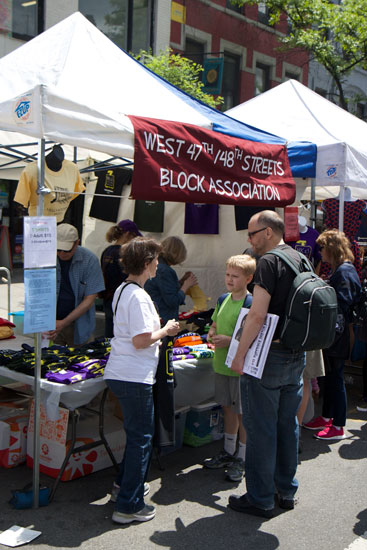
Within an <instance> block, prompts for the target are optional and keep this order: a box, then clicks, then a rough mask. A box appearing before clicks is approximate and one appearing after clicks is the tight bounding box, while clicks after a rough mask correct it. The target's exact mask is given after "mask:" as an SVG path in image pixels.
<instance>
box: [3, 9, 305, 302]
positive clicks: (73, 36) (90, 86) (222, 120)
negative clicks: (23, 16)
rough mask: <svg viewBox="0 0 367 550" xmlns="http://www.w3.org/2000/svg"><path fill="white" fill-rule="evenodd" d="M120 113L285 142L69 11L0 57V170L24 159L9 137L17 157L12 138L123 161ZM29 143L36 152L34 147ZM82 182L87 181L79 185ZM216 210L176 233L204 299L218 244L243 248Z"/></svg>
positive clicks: (92, 230) (220, 255)
mask: <svg viewBox="0 0 367 550" xmlns="http://www.w3.org/2000/svg"><path fill="white" fill-rule="evenodd" d="M127 114H129V115H137V116H140V117H148V118H149V117H151V118H156V119H161V120H171V121H176V122H185V123H189V124H194V125H197V126H201V127H203V128H209V129H215V130H217V131H218V132H221V133H228V134H229V135H231V136H236V137H237V136H238V137H242V138H244V139H248V140H251V141H257V142H264V143H271V144H283V143H285V142H286V140H285V139H284V138H281V137H278V136H274V135H272V134H268V133H267V132H263V131H262V130H258V129H257V128H256V127H252V126H248V125H246V124H243V123H240V122H238V121H235V120H234V119H232V118H230V117H228V116H226V115H225V114H224V113H221V112H219V111H217V110H215V109H212V108H210V107H208V106H207V105H204V104H203V103H201V102H200V101H197V100H195V99H194V98H192V97H190V96H188V95H187V94H185V93H184V92H182V91H181V90H178V89H177V88H175V87H174V86H172V85H171V84H170V83H168V82H166V81H164V80H163V79H161V78H159V77H158V76H157V75H155V74H154V73H152V72H151V71H149V70H148V69H146V68H145V67H143V66H142V65H141V64H140V63H138V62H137V61H136V60H134V59H133V58H131V57H130V56H129V55H127V54H126V53H125V52H123V51H122V50H121V49H119V48H118V47H117V46H116V45H115V44H113V42H111V41H110V40H109V39H108V38H107V37H106V36H105V35H103V34H102V33H101V32H100V31H99V30H98V29H97V28H96V27H95V26H94V25H92V24H91V23H90V22H89V21H88V20H87V19H86V18H85V17H83V16H82V15H81V14H80V13H74V14H73V15H71V16H70V17H68V18H67V19H65V20H63V21H61V22H60V23H58V24H57V25H55V26H54V27H52V28H50V29H48V30H47V31H45V32H44V33H42V34H41V35H39V36H37V37H36V38H34V39H33V40H31V41H30V42H28V43H26V44H24V45H23V46H21V47H20V48H18V49H17V50H15V51H13V52H11V53H10V54H8V55H7V56H6V57H4V58H2V59H0V130H3V131H0V175H2V174H4V175H3V177H4V178H5V177H6V175H5V174H6V172H7V171H9V170H14V171H15V170H16V169H15V166H19V165H20V166H21V167H23V166H24V163H25V162H26V161H24V160H20V161H17V162H15V158H13V157H12V156H10V157H9V156H8V155H9V154H10V155H13V153H15V152H14V149H15V146H12V143H13V144H14V143H15V144H17V145H19V147H17V149H18V150H20V151H21V155H20V158H22V154H23V153H24V152H26V153H27V151H25V149H22V147H21V143H22V139H23V141H24V140H25V141H27V140H28V141H32V139H33V141H35V139H34V138H37V139H46V140H50V141H52V142H56V143H61V144H62V145H63V147H64V148H65V152H66V158H72V155H73V149H72V147H73V146H77V154H78V159H79V158H83V159H85V158H88V157H89V156H91V157H93V158H94V159H97V160H101V159H102V160H106V159H105V158H104V156H105V157H107V158H108V155H110V156H111V155H112V156H116V157H117V158H120V159H121V158H122V159H127V160H131V159H133V156H134V129H133V126H132V124H131V122H130V119H129V118H128V116H127ZM13 138H14V139H13ZM12 139H13V141H12ZM2 143H3V144H5V145H6V149H5V150H4V148H3V147H1V144H2ZM69 146H70V150H69V149H68V147H69ZM32 148H33V153H36V151H37V146H36V145H35V146H31V149H32ZM290 149H291V150H292V152H293V154H290V157H289V158H290V163H291V168H292V173H293V175H294V166H292V160H291V157H292V158H293V159H294V164H295V165H297V166H298V167H299V170H300V172H301V174H302V175H303V174H304V173H307V172H309V170H311V171H314V166H315V146H314V145H313V144H312V143H311V144H310V143H302V144H288V153H289V151H290ZM84 153H85V154H84ZM13 161H14V163H13V164H11V165H9V162H13ZM11 166H12V167H13V168H11ZM5 167H6V170H5V169H4V168H5ZM18 173H19V168H18ZM91 188H92V186H90V188H89V186H88V189H87V192H90V191H91ZM132 202H133V201H128V200H124V199H123V200H122V201H121V203H122V205H123V207H122V208H120V212H119V214H120V216H121V217H132V215H133V212H132ZM175 208H177V210H180V215H179V216H177V215H174V214H173V211H172V210H173V208H172V205H169V207H168V206H167V211H168V210H169V211H170V213H172V215H171V217H170V220H172V223H170V225H169V226H168V225H167V229H166V231H167V232H169V234H171V235H172V234H180V235H182V234H183V209H184V205H183V204H180V205H177V204H176V206H175ZM121 217H120V218H119V219H121ZM220 217H221V218H222V219H220V233H221V235H220V236H219V235H218V236H211V235H210V236H201V238H200V241H201V243H199V242H198V241H199V239H197V238H195V236H191V235H189V236H187V237H186V236H185V237H184V239H185V243H186V244H187V248H188V251H189V252H188V260H187V267H188V266H189V265H190V267H191V268H192V269H194V268H196V269H199V274H200V275H201V274H202V276H203V278H204V281H203V283H202V284H203V287H204V288H206V290H207V293H208V295H209V296H211V297H212V298H213V300H215V297H216V295H217V293H218V291H220V290H221V289H222V284H223V282H222V281H223V279H222V273H221V272H219V275H218V276H217V277H216V276H213V273H211V276H209V274H208V271H210V268H212V267H213V261H214V260H213V259H214V258H215V259H216V262H215V263H216V264H217V265H218V264H219V265H223V266H224V261H225V259H226V258H227V253H228V252H229V253H236V252H238V251H241V250H243V249H244V248H245V246H244V243H243V240H244V234H243V233H242V232H236V230H235V223H234V215H233V208H232V207H231V206H228V205H223V206H221V207H220ZM86 223H87V224H88V228H87V230H88V231H86V232H85V234H84V238H85V240H84V241H83V244H87V245H88V247H89V248H91V249H92V250H93V251H94V252H96V253H100V251H101V247H102V246H103V245H105V243H104V242H103V240H104V239H103V237H104V235H105V233H106V230H107V229H106V225H107V224H106V223H105V222H99V220H97V221H96V220H90V219H89V220H86ZM233 234H235V235H236V238H235V239H234V238H233ZM204 240H205V244H204V245H203V241H204ZM223 269H224V267H223Z"/></svg>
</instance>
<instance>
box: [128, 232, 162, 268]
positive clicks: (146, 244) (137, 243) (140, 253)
mask: <svg viewBox="0 0 367 550" xmlns="http://www.w3.org/2000/svg"><path fill="white" fill-rule="evenodd" d="M160 251H161V245H160V244H159V243H158V242H157V241H155V240H154V239H148V238H147V237H136V238H135V239H133V240H132V241H130V242H128V243H126V244H124V245H123V246H122V247H121V251H120V256H121V260H120V261H121V265H122V270H123V271H124V273H127V274H128V275H141V274H142V273H143V271H144V269H145V267H146V265H147V264H149V263H150V262H152V261H153V260H154V258H156V257H157V256H158V255H159V253H160Z"/></svg>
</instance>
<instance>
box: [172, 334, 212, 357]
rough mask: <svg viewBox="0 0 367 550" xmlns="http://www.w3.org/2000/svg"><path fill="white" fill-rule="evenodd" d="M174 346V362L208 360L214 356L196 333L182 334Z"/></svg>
mask: <svg viewBox="0 0 367 550" xmlns="http://www.w3.org/2000/svg"><path fill="white" fill-rule="evenodd" d="M173 345H174V347H173V348H172V361H182V360H186V359H204V358H205V359H208V358H211V357H213V356H214V351H213V350H212V349H210V348H209V347H208V345H207V344H205V343H204V342H203V340H202V338H201V336H200V335H199V334H197V333H195V332H188V333H186V334H181V335H180V336H178V337H177V338H176V339H175V340H174V342H173Z"/></svg>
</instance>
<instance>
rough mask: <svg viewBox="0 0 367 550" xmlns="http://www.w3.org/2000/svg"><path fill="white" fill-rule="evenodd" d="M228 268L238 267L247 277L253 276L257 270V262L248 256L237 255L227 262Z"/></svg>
mask: <svg viewBox="0 0 367 550" xmlns="http://www.w3.org/2000/svg"><path fill="white" fill-rule="evenodd" d="M226 267H236V268H238V269H241V270H242V271H243V274H244V275H245V277H249V276H250V275H253V274H254V273H255V270H256V260H255V258H252V256H249V255H248V254H237V255H236V256H231V257H230V258H228V260H227V261H226Z"/></svg>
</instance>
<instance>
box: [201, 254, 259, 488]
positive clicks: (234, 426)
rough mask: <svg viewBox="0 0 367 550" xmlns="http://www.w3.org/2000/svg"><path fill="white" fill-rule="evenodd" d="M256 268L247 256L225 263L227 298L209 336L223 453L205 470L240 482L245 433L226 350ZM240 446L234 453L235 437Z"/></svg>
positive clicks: (223, 298) (216, 313) (248, 303)
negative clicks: (220, 411)
mask: <svg viewBox="0 0 367 550" xmlns="http://www.w3.org/2000/svg"><path fill="white" fill-rule="evenodd" d="M255 269H256V260H255V259H254V258H252V257H251V256H248V255H247V254H239V255H237V256H231V257H230V258H228V260H227V262H226V275H225V284H226V287H227V290H228V294H227V295H222V296H221V297H220V298H219V299H218V302H217V306H216V308H215V310H214V313H213V316H212V320H213V323H212V325H211V327H210V330H209V333H208V341H209V342H212V343H213V344H214V345H215V353H214V361H213V368H214V371H215V400H216V402H217V403H219V404H220V405H221V406H222V409H223V414H224V450H223V451H222V452H221V453H219V454H218V455H217V456H214V457H213V458H211V459H207V460H206V461H205V462H204V466H205V467H206V468H212V469H215V468H225V467H227V469H226V479H228V480H230V481H241V480H242V478H243V476H244V471H245V454H246V432H245V428H244V427H243V424H242V406H241V394H240V375H239V374H237V373H236V372H234V371H232V370H231V369H229V368H228V367H227V366H226V365H225V363H224V362H225V359H226V357H227V352H228V347H229V344H230V341H231V337H232V334H233V331H234V328H235V326H236V321H237V317H238V314H239V312H240V310H241V308H242V307H243V306H244V307H247V308H248V307H250V306H251V302H252V296H251V294H250V293H249V292H248V290H247V285H248V284H249V283H250V282H251V280H252V278H253V275H254V273H255ZM238 433H239V446H238V452H237V455H236V454H235V453H236V445H237V434H238Z"/></svg>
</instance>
